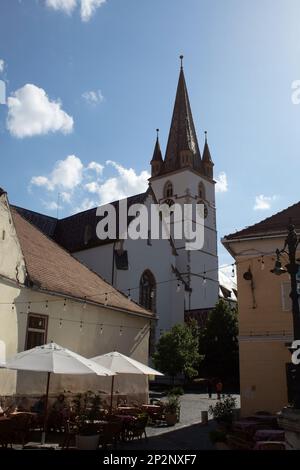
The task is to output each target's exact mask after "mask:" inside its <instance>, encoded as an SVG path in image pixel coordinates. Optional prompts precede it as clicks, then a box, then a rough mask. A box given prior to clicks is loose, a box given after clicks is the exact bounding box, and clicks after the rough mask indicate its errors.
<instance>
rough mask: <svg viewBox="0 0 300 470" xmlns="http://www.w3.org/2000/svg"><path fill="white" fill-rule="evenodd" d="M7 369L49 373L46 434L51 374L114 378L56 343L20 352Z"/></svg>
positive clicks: (106, 370)
mask: <svg viewBox="0 0 300 470" xmlns="http://www.w3.org/2000/svg"><path fill="white" fill-rule="evenodd" d="M5 368H7V369H14V370H28V371H35V372H48V377H47V386H46V401H45V418H44V434H43V441H44V440H45V430H46V421H47V406H48V396H49V384H50V374H51V373H54V374H72V375H82V374H96V375H102V376H114V375H115V373H114V372H112V371H111V370H109V369H107V368H105V367H104V366H101V365H100V364H97V363H95V362H94V361H92V360H91V359H86V358H85V357H83V356H80V355H79V354H76V353H75V352H73V351H70V350H69V349H66V348H63V347H62V346H59V345H58V344H56V343H53V342H51V343H49V344H45V345H43V346H37V347H35V348H33V349H29V350H27V351H23V352H20V353H18V354H16V355H15V356H14V357H12V358H10V359H8V360H7V361H6V363H5Z"/></svg>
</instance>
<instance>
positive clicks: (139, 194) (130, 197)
mask: <svg viewBox="0 0 300 470" xmlns="http://www.w3.org/2000/svg"><path fill="white" fill-rule="evenodd" d="M147 192H148V188H147V190H146V191H144V192H143V193H138V194H133V195H132V196H128V197H124V198H122V199H116V200H115V201H110V202H106V203H105V204H101V205H98V206H94V207H91V208H90V209H86V210H84V211H81V212H75V214H72V215H68V216H67V217H63V218H62V219H57V220H58V222H61V221H63V220H67V219H71V218H72V217H76V216H77V215H80V214H86V213H87V212H90V211H94V210H95V209H98V207H103V206H106V205H107V204H117V203H118V202H120V201H123V200H124V199H132V198H134V197H138V196H142V195H144V196H146V194H147ZM41 215H43V214H41Z"/></svg>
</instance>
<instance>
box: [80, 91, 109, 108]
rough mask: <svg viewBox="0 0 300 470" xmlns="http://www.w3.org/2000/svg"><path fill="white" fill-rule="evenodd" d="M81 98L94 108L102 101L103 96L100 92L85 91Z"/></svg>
mask: <svg viewBox="0 0 300 470" xmlns="http://www.w3.org/2000/svg"><path fill="white" fill-rule="evenodd" d="M82 98H83V99H84V100H85V101H86V102H87V103H88V104H90V105H93V106H96V105H97V104H100V103H102V102H103V101H104V96H103V95H102V92H101V90H96V91H85V92H84V93H83V94H82Z"/></svg>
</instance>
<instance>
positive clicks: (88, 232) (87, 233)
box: [83, 224, 92, 245]
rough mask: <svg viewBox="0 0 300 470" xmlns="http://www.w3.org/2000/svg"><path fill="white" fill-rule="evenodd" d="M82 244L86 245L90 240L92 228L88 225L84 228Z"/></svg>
mask: <svg viewBox="0 0 300 470" xmlns="http://www.w3.org/2000/svg"><path fill="white" fill-rule="evenodd" d="M83 238H84V240H83V241H84V244H85V245H88V244H89V242H90V241H91V239H92V227H91V226H90V225H89V224H88V225H86V226H85V227H84V237H83Z"/></svg>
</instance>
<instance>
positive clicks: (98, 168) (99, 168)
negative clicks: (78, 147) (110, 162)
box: [87, 162, 104, 175]
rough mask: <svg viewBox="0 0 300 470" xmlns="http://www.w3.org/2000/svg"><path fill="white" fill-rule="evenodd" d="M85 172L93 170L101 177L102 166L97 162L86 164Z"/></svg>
mask: <svg viewBox="0 0 300 470" xmlns="http://www.w3.org/2000/svg"><path fill="white" fill-rule="evenodd" d="M87 170H93V171H95V172H96V173H97V175H102V173H103V170H104V166H103V165H100V163H97V162H91V163H89V164H88V166H87Z"/></svg>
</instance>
